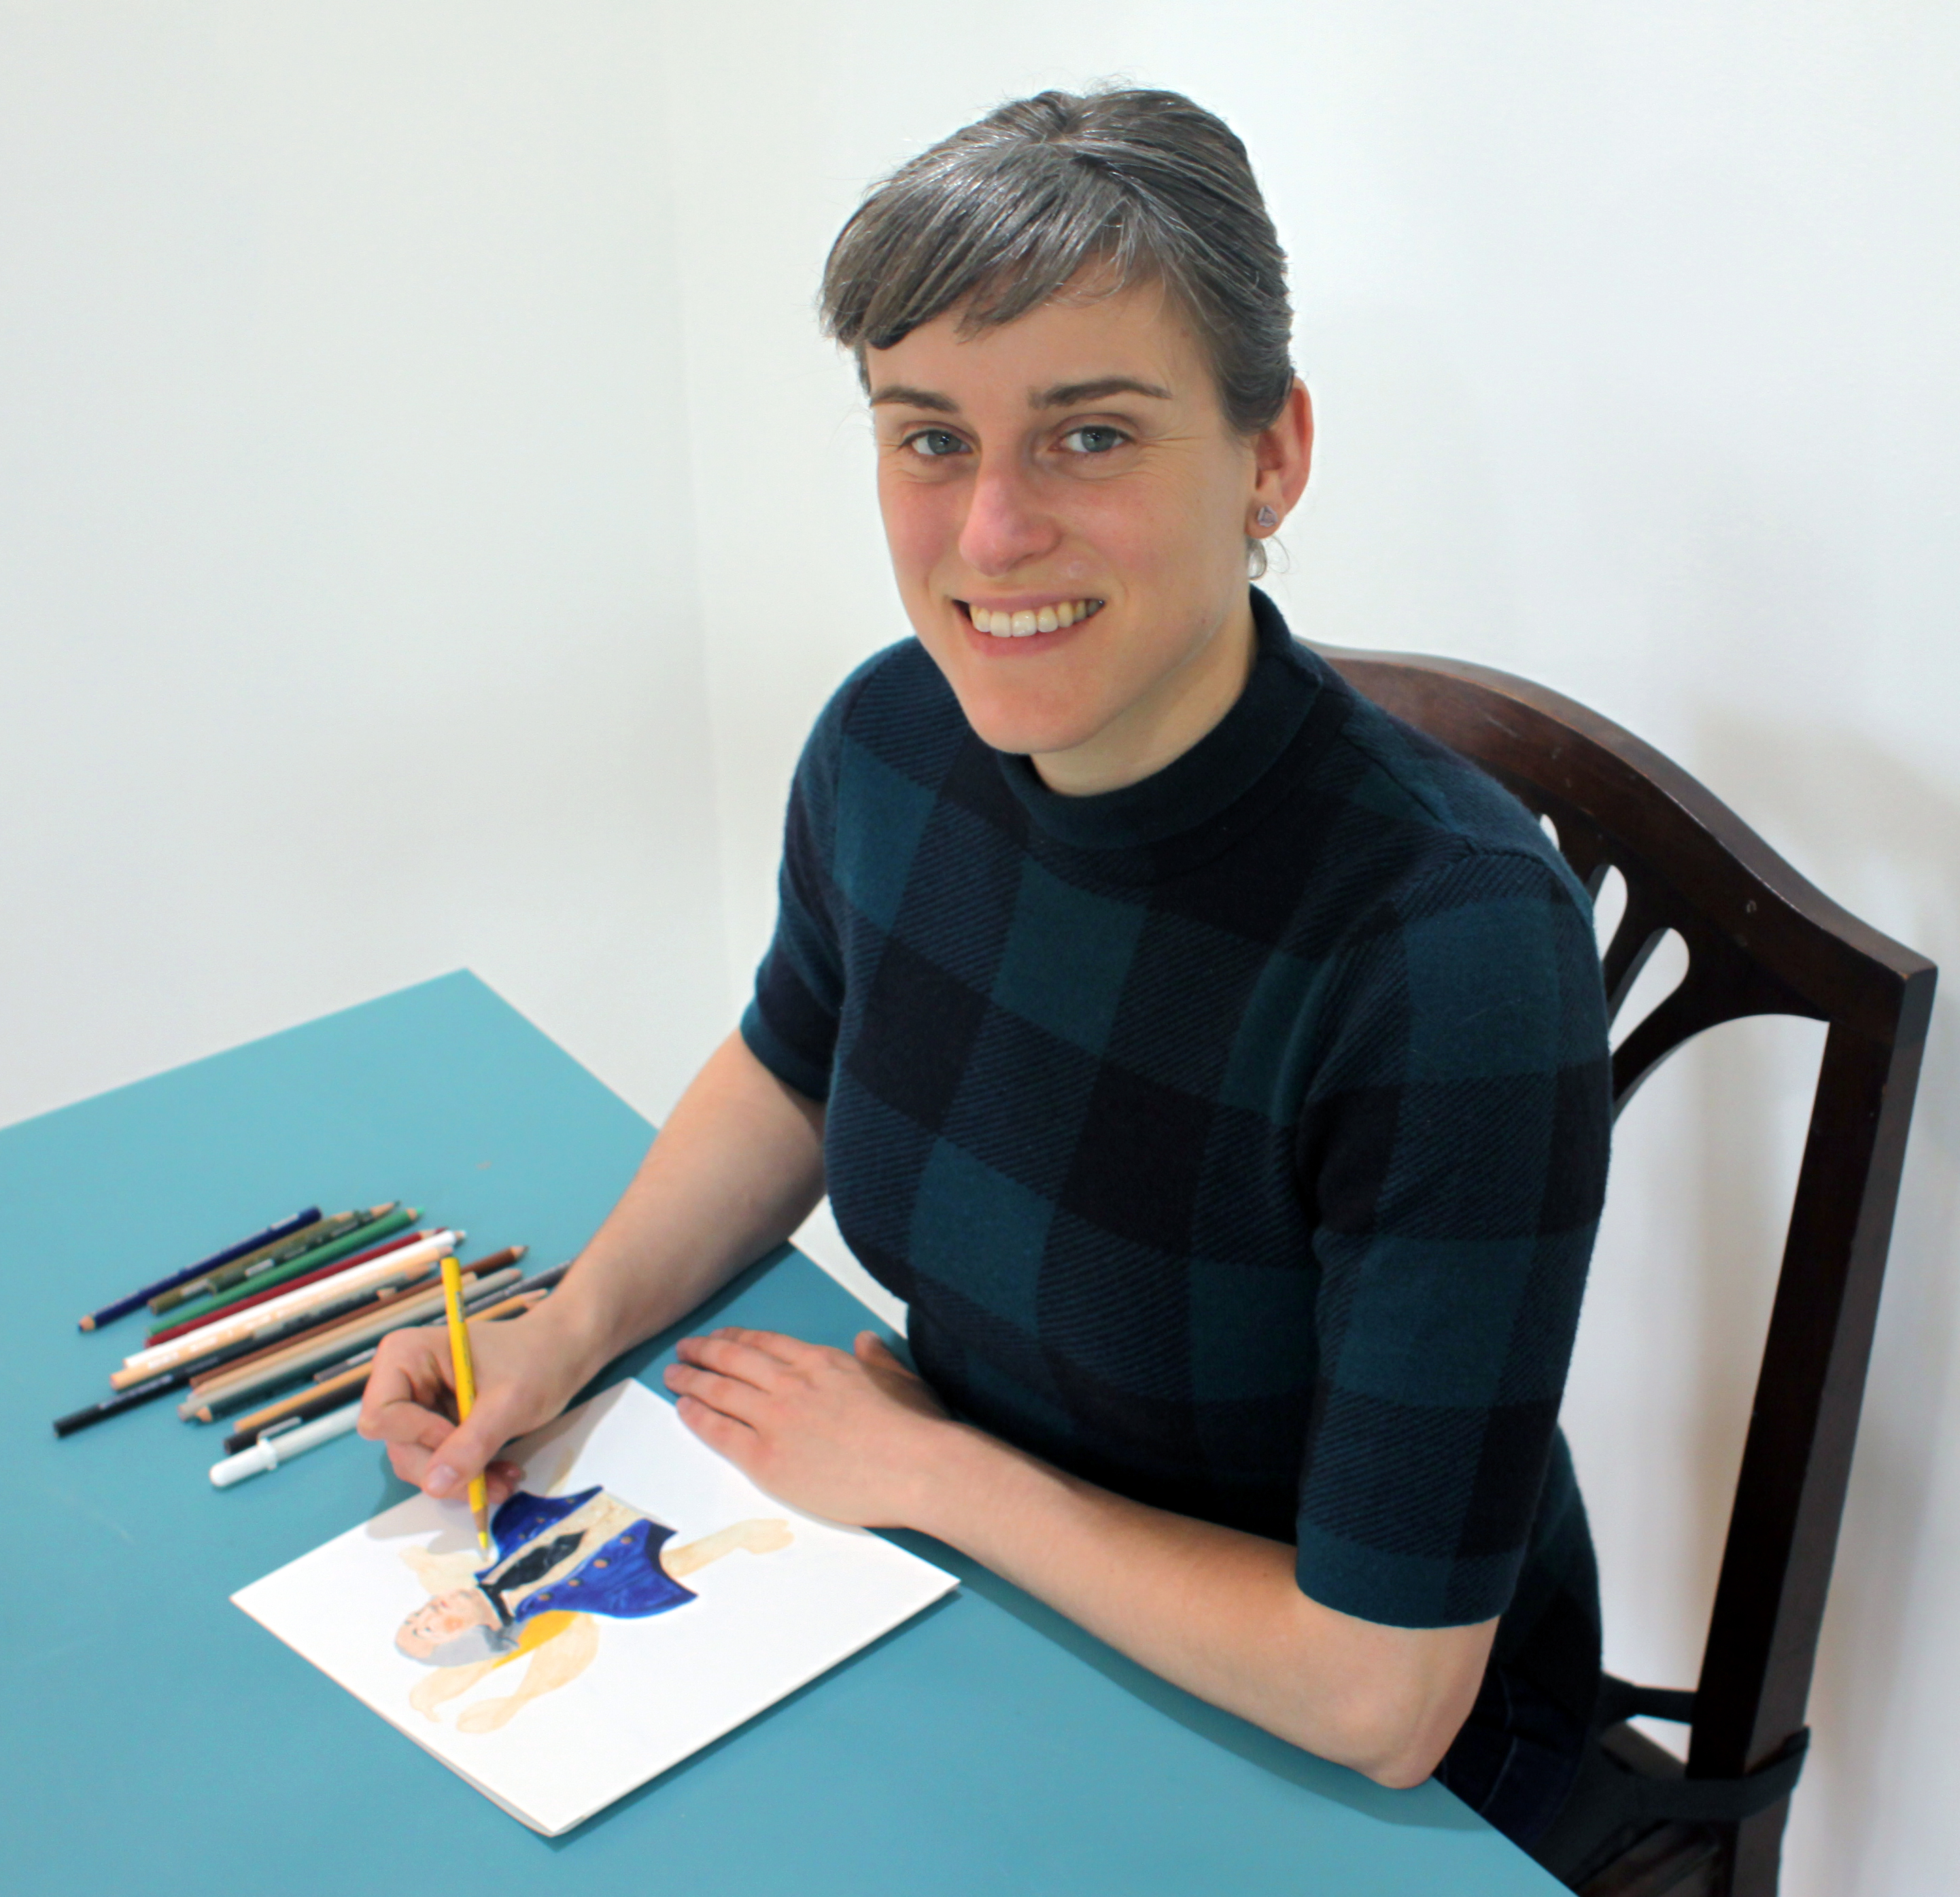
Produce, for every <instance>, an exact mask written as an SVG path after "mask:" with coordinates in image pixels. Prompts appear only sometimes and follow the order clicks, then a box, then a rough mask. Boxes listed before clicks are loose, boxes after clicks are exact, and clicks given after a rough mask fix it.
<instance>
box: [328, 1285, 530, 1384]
mask: <svg viewBox="0 0 1960 1897" xmlns="http://www.w3.org/2000/svg"><path fill="white" fill-rule="evenodd" d="M477 1295H478V1296H479V1297H483V1296H487V1295H494V1293H486V1292H483V1291H482V1290H480V1289H479V1292H478V1293H477ZM550 1295H551V1287H550V1286H549V1285H539V1287H538V1288H537V1289H536V1291H527V1292H523V1294H522V1295H520V1296H518V1297H515V1298H505V1299H504V1301H503V1302H502V1303H501V1304H491V1305H489V1306H488V1307H487V1308H485V1309H484V1310H482V1311H472V1312H471V1313H470V1314H469V1321H470V1322H471V1323H476V1320H478V1319H479V1317H480V1318H482V1320H483V1321H484V1322H485V1323H492V1322H493V1321H498V1320H502V1319H504V1318H505V1317H522V1316H523V1314H524V1313H525V1312H526V1311H530V1310H533V1309H534V1308H536V1306H538V1305H539V1304H543V1302H544V1301H545V1300H546V1298H549V1296H550ZM373 1361H374V1346H372V1345H370V1346H368V1348H367V1349H364V1350H363V1351H362V1352H361V1353H360V1355H358V1356H357V1357H355V1358H351V1359H345V1360H343V1359H342V1358H335V1359H334V1361H333V1362H332V1363H330V1364H328V1365H326V1366H325V1367H324V1368H322V1369H319V1370H316V1371H314V1372H313V1381H314V1382H316V1383H325V1382H326V1380H327V1378H328V1377H337V1376H339V1374H340V1372H341V1371H342V1368H343V1367H344V1368H347V1369H348V1370H355V1369H358V1368H361V1367H362V1366H364V1365H367V1364H369V1363H371V1362H373Z"/></svg>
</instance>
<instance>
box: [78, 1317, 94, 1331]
mask: <svg viewBox="0 0 1960 1897" xmlns="http://www.w3.org/2000/svg"><path fill="white" fill-rule="evenodd" d="M94 1328H95V1320H94V1318H93V1317H84V1318H82V1319H81V1320H80V1321H79V1322H78V1323H77V1324H76V1325H75V1329H76V1330H94Z"/></svg>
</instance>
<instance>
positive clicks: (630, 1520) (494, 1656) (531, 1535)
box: [395, 1489, 792, 1733]
mask: <svg viewBox="0 0 1960 1897" xmlns="http://www.w3.org/2000/svg"><path fill="white" fill-rule="evenodd" d="M490 1532H491V1535H492V1540H494V1542H495V1546H496V1560H495V1563H494V1564H493V1565H492V1566H491V1567H489V1568H486V1569H485V1570H484V1571H483V1572H482V1573H481V1574H479V1573H477V1572H476V1557H475V1555H474V1554H473V1553H472V1552H469V1551H464V1552H462V1553H460V1554H454V1555H434V1554H431V1553H430V1552H429V1551H428V1549H424V1548H411V1549H407V1550H406V1551H405V1552H403V1556H402V1559H403V1560H404V1561H405V1562H407V1563H408V1564H409V1566H410V1567H411V1568H413V1569H414V1570H415V1574H416V1575H417V1577H418V1578H419V1579H420V1581H422V1585H423V1586H424V1587H426V1588H427V1589H428V1591H429V1594H430V1596H431V1599H430V1600H429V1603H428V1605H427V1606H425V1607H418V1608H417V1609H416V1610H415V1612H414V1613H412V1614H410V1615H409V1616H408V1618H407V1619H405V1620H404V1621H403V1622H402V1624H401V1626H400V1627H399V1628H398V1629H397V1630H396V1635H395V1644H396V1647H397V1648H399V1650H400V1651H402V1652H403V1653H404V1654H407V1656H408V1657H409V1658H410V1659H411V1660H421V1661H422V1662H424V1663H425V1664H427V1665H428V1666H431V1667H434V1668H435V1669H436V1672H435V1673H434V1674H433V1675H432V1676H431V1677H430V1678H428V1679H425V1680H422V1681H421V1682H420V1683H418V1685H417V1686H416V1687H415V1690H414V1691H413V1692H411V1693H410V1694H409V1704H410V1705H412V1706H413V1707H414V1708H415V1710H416V1711H418V1712H420V1713H423V1714H426V1715H427V1716H428V1717H429V1718H431V1719H435V1718H438V1717H440V1712H439V1709H440V1708H441V1707H442V1706H443V1705H445V1704H446V1703H447V1702H449V1701H450V1700H452V1699H455V1698H460V1696H461V1695H463V1694H464V1693H466V1692H469V1689H471V1688H472V1687H473V1686H475V1685H476V1683H477V1682H478V1681H479V1680H481V1679H485V1678H487V1677H488V1676H489V1675H490V1674H491V1673H495V1671H496V1670H497V1669H498V1667H506V1666H508V1665H509V1664H510V1663H511V1661H512V1660H521V1659H526V1658H528V1659H529V1661H530V1664H529V1666H528V1667H527V1668H526V1670H525V1673H524V1677H523V1681H522V1683H520V1685H519V1686H518V1687H517V1690H516V1691H515V1692H513V1693H511V1694H509V1695H507V1696H505V1697H504V1698H501V1699H492V1700H485V1701H483V1702H481V1703H479V1704H478V1705H474V1706H471V1707H469V1708H467V1709H466V1711H464V1712H463V1714H461V1716H460V1717H459V1718H458V1719H457V1722H456V1724H457V1730H458V1731H460V1732H467V1733H484V1732H494V1731H495V1730H496V1729H497V1728H498V1727H500V1726H503V1725H505V1724H508V1723H509V1721H511V1719H512V1718H513V1717H515V1716H516V1714H517V1712H518V1711H520V1708H523V1706H525V1705H527V1704H528V1703H529V1702H530V1701H532V1700H533V1699H536V1698H539V1697H540V1696H541V1695H543V1694H545V1693H548V1692H555V1691H556V1690H557V1689H558V1688H559V1687H561V1686H564V1685H565V1684H566V1683H568V1682H569V1681H571V1680H574V1679H577V1678H578V1676H579V1675H580V1674H581V1673H583V1672H584V1670H586V1668H587V1667H589V1666H590V1664H591V1663H592V1659H593V1655H594V1654H597V1652H598V1651H599V1629H598V1627H597V1623H596V1622H595V1621H594V1619H593V1616H595V1615H603V1616H605V1617H606V1618H607V1619H613V1620H622V1619H623V1620H642V1619H646V1618H648V1616H651V1615H654V1614H663V1613H668V1612H670V1610H671V1609H674V1608H676V1607H680V1606H686V1603H688V1602H689V1601H690V1600H695V1599H696V1598H697V1597H696V1596H695V1594H694V1593H693V1592H692V1590H690V1589H689V1588H687V1587H683V1585H682V1582H683V1580H684V1579H685V1578H686V1577H687V1576H689V1575H691V1574H698V1572H699V1571H701V1570H702V1568H705V1567H706V1566H707V1565H708V1564H709V1562H714V1561H718V1560H719V1559H721V1556H723V1555H726V1554H731V1553H733V1552H734V1551H735V1550H736V1549H738V1548H740V1549H746V1550H747V1551H748V1552H749V1553H750V1554H754V1555H765V1554H769V1553H772V1552H774V1551H775V1550H776V1549H779V1548H786V1547H788V1546H789V1544H790V1542H791V1540H792V1536H791V1533H790V1527H789V1524H788V1522H785V1521H741V1522H737V1523H736V1524H734V1525H733V1527H727V1528H724V1529H721V1530H718V1531H717V1532H716V1533H714V1534H711V1535H707V1536H703V1537H702V1539H701V1540H698V1541H691V1542H689V1543H687V1544H686V1546H684V1547H680V1548H669V1547H668V1546H667V1542H668V1541H669V1540H670V1539H671V1538H672V1536H673V1530H672V1529H671V1528H670V1527H667V1524H665V1523H664V1522H658V1521H655V1520H654V1519H653V1517H651V1516H650V1515H648V1514H646V1513H645V1511H644V1510H641V1509H638V1508H634V1507H633V1506H632V1504H631V1503H630V1502H624V1501H620V1500H619V1498H618V1497H617V1496H616V1495H608V1494H607V1493H606V1491H605V1490H604V1489H583V1490H581V1491H580V1492H579V1493H578V1494H577V1495H562V1496H556V1497H548V1496H543V1495H529V1494H527V1493H526V1492H524V1491H523V1489H519V1490H518V1491H517V1493H516V1494H515V1495H512V1496H511V1498H510V1499H509V1500H508V1501H506V1502H505V1503H504V1505H503V1506H502V1507H501V1508H499V1509H498V1511H497V1512H496V1514H495V1516H494V1517H492V1520H491V1524H490Z"/></svg>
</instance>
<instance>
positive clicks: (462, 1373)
mask: <svg viewBox="0 0 1960 1897" xmlns="http://www.w3.org/2000/svg"><path fill="white" fill-rule="evenodd" d="M442 1298H443V1306H444V1309H445V1311H447V1313H448V1315H449V1361H450V1369H451V1371H453V1373H454V1375H455V1377H456V1420H457V1422H458V1424H463V1423H466V1422H469V1412H470V1411H471V1410H473V1409H475V1408H476V1364H475V1363H474V1362H473V1360H472V1359H471V1357H470V1355H469V1320H467V1319H466V1317H464V1316H463V1274H462V1273H461V1271H460V1270H459V1269H458V1268H457V1263H456V1260H454V1259H453V1257H451V1258H445V1259H444V1260H443V1261H442ZM469 1513H470V1516H471V1518H472V1519H473V1520H474V1521H475V1522H476V1545H477V1546H478V1547H479V1548H480V1549H482V1551H483V1559H485V1561H488V1559H490V1491H489V1487H488V1484H487V1483H486V1482H485V1481H484V1479H483V1476H482V1473H481V1472H480V1471H479V1473H477V1474H476V1475H474V1476H471V1477H470V1479H469Z"/></svg>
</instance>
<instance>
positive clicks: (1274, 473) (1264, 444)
mask: <svg viewBox="0 0 1960 1897" xmlns="http://www.w3.org/2000/svg"><path fill="white" fill-rule="evenodd" d="M1312 466H1313V398H1312V397H1311V396H1309V395H1308V394H1307V392H1306V383H1303V382H1302V381H1301V380H1300V378H1299V377H1297V376H1296V377H1293V386H1292V388H1291V389H1289V390H1287V399H1286V406H1285V407H1284V408H1282V409H1281V411H1280V412H1279V415H1278V418H1277V419H1275V420H1274V423H1273V424H1272V426H1271V427H1269V428H1262V429H1261V430H1260V431H1259V432H1258V434H1256V435H1255V436H1254V437H1252V472H1253V481H1252V501H1251V504H1250V506H1249V507H1248V508H1247V510H1246V512H1247V516H1248V518H1249V520H1256V519H1257V517H1258V512H1259V510H1260V509H1261V508H1262V507H1270V508H1271V509H1272V510H1273V512H1274V513H1275V514H1277V515H1278V516H1279V519H1280V521H1281V523H1284V520H1285V519H1286V517H1287V515H1288V514H1290V513H1292V511H1293V509H1294V507H1296V506H1297V505H1298V504H1299V501H1300V496H1301V495H1302V494H1304V493H1305V492H1306V478H1307V474H1308V472H1309V469H1311V468H1312ZM1278 531H1279V528H1278V526H1271V527H1259V526H1249V527H1248V529H1247V532H1249V533H1250V534H1252V536H1253V537H1254V539H1259V540H1263V539H1266V538H1267V536H1268V535H1271V534H1274V533H1277V532H1278Z"/></svg>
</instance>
